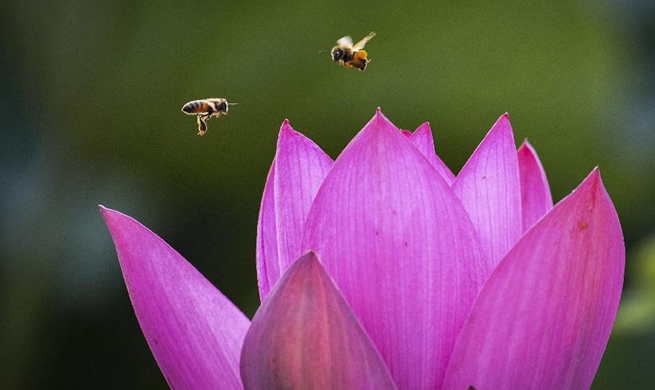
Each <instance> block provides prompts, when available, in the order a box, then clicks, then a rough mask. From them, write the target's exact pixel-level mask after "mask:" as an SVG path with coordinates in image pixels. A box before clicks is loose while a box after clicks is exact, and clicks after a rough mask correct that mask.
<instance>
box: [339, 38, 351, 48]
mask: <svg viewBox="0 0 655 390" xmlns="http://www.w3.org/2000/svg"><path fill="white" fill-rule="evenodd" d="M337 46H339V47H342V48H344V49H350V48H351V47H353V39H352V38H351V37H349V36H345V37H343V38H341V39H339V40H338V41H337Z"/></svg>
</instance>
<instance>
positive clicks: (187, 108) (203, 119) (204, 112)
mask: <svg viewBox="0 0 655 390" xmlns="http://www.w3.org/2000/svg"><path fill="white" fill-rule="evenodd" d="M235 104H238V103H228V102H227V100H226V99H224V98H209V99H202V100H194V101H191V102H188V103H187V104H185V105H184V106H182V111H183V112H184V113H185V114H187V115H198V135H205V133H206V132H207V122H208V121H209V119H211V117H212V116H215V117H216V118H219V117H220V116H221V115H227V110H228V107H229V106H233V105H235Z"/></svg>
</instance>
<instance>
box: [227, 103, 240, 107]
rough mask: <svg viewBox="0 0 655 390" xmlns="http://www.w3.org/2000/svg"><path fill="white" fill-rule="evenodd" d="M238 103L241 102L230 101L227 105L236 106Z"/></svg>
mask: <svg viewBox="0 0 655 390" xmlns="http://www.w3.org/2000/svg"><path fill="white" fill-rule="evenodd" d="M237 104H239V103H228V104H227V105H228V106H236V105H237Z"/></svg>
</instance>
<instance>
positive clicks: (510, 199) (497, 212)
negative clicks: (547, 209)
mask: <svg viewBox="0 0 655 390" xmlns="http://www.w3.org/2000/svg"><path fill="white" fill-rule="evenodd" d="M452 188H453V191H455V193H456V194H457V197H458V198H459V199H460V200H461V201H462V205H464V208H465V209H466V211H467V212H468V214H469V216H470V218H471V221H472V222H473V225H474V226H475V229H476V231H477V232H478V237H479V239H480V244H481V245H482V250H483V251H484V253H485V256H486V258H487V261H489V262H490V265H491V268H490V269H493V268H494V267H495V266H496V265H497V264H498V263H499V262H500V260H501V259H502V258H503V256H505V254H506V253H507V252H508V251H509V250H510V248H512V246H514V244H515V243H516V241H518V239H519V238H520V237H521V234H522V233H523V231H522V229H521V182H520V179H519V167H518V160H517V156H516V148H515V146H514V135H513V133H512V126H511V125H510V123H509V116H508V115H507V114H504V115H503V116H501V117H500V118H499V119H498V121H496V123H495V124H494V125H493V127H492V128H491V130H489V133H488V134H487V136H486V137H485V138H484V140H482V142H481V143H480V145H479V146H478V148H477V149H476V150H475V152H473V155H471V158H469V160H468V161H467V162H466V164H465V165H464V167H463V168H462V171H461V172H460V173H459V175H457V179H455V182H454V183H453V187H452Z"/></svg>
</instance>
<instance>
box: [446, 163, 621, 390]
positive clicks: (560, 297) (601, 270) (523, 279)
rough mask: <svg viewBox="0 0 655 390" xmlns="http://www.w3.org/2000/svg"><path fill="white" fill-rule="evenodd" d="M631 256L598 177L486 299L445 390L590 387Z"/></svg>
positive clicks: (561, 209)
mask: <svg viewBox="0 0 655 390" xmlns="http://www.w3.org/2000/svg"><path fill="white" fill-rule="evenodd" d="M624 265H625V251H624V245H623V236H622V233H621V226H620V225H619V220H618V217H617V215H616V211H615V210H614V207H613V206H612V202H611V200H610V199H609V196H608V195H607V192H605V188H604V187H603V184H602V182H601V179H600V174H599V173H598V170H594V171H593V172H592V173H591V174H590V175H589V176H588V177H587V179H585V181H584V182H583V183H582V184H580V186H579V187H578V189H577V190H575V191H574V192H573V193H572V194H571V195H569V196H568V197H567V198H565V199H564V200H562V201H561V202H560V203H559V204H558V205H557V206H555V208H554V209H553V210H552V211H551V212H550V213H549V214H547V215H546V216H545V217H544V218H543V219H541V220H540V221H539V222H538V223H537V225H535V226H534V228H532V229H531V230H529V231H528V232H527V233H526V235H525V236H524V237H523V238H522V239H521V241H519V242H518V244H517V245H516V246H515V247H514V248H513V249H512V251H511V252H510V253H509V254H508V255H507V256H506V257H505V259H504V260H503V262H502V263H501V264H500V265H499V266H498V268H497V269H496V270H495V271H494V273H493V274H492V276H491V277H490V278H489V281H488V282H487V284H486V285H485V286H484V288H483V289H482V291H481V292H480V296H479V298H478V299H477V300H476V302H475V304H474V305H473V308H472V309H471V314H470V315H469V318H468V319H467V322H466V325H465V326H464V329H463V330H462V333H461V335H460V338H459V339H458V341H457V345H456V347H455V351H454V353H453V358H452V361H451V363H450V367H449V368H448V374H447V376H446V381H445V383H444V385H445V386H444V387H445V388H446V389H466V388H468V387H469V386H474V387H475V388H476V389H588V388H589V386H591V382H592V380H593V378H594V375H595V373H596V370H597V369H598V365H599V363H600V359H601V356H602V354H603V351H604V349H605V346H606V344H607V340H608V338H609V335H610V330H611V328H612V324H613V322H614V318H615V316H616V311H617V309H618V305H619V298H620V296H621V287H622V284H623V269H624Z"/></svg>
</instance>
